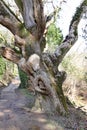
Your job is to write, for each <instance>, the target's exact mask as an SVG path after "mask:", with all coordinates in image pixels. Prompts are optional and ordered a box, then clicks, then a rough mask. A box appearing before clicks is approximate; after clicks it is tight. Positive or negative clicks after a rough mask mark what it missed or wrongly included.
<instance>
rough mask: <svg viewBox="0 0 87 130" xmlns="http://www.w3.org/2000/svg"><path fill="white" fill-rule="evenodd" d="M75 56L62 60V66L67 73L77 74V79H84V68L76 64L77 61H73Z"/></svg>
mask: <svg viewBox="0 0 87 130" xmlns="http://www.w3.org/2000/svg"><path fill="white" fill-rule="evenodd" d="M73 57H75V56H73V55H72V56H71V55H70V56H67V57H65V58H64V59H63V61H62V67H63V68H64V70H65V71H66V72H67V74H69V75H72V76H75V77H76V78H77V79H81V80H84V70H83V69H81V68H79V67H78V66H76V64H75V61H73Z"/></svg>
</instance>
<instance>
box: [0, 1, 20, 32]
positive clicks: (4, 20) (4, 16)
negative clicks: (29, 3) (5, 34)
mask: <svg viewBox="0 0 87 130" xmlns="http://www.w3.org/2000/svg"><path fill="white" fill-rule="evenodd" d="M0 24H2V25H3V26H5V27H6V28H8V29H9V30H10V31H11V32H12V33H13V34H17V33H18V26H19V25H20V24H22V23H21V21H20V20H19V19H18V18H17V16H16V15H15V14H14V13H13V12H12V11H11V10H10V8H9V7H8V6H7V5H6V3H5V2H4V1H3V0H0Z"/></svg>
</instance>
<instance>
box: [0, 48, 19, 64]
mask: <svg viewBox="0 0 87 130" xmlns="http://www.w3.org/2000/svg"><path fill="white" fill-rule="evenodd" d="M0 54H1V55H2V56H3V57H4V58H6V59H7V60H9V61H12V62H13V63H15V64H18V62H19V60H20V59H21V57H20V56H19V55H17V54H16V53H15V51H14V50H12V49H11V48H9V47H1V48H0Z"/></svg>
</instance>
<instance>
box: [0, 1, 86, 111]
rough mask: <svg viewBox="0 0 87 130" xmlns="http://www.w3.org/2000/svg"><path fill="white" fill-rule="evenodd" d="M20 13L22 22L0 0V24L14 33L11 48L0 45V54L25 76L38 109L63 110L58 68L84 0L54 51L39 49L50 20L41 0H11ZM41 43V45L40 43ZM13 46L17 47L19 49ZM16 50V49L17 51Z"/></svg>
mask: <svg viewBox="0 0 87 130" xmlns="http://www.w3.org/2000/svg"><path fill="white" fill-rule="evenodd" d="M14 1H15V2H16V4H17V6H18V8H19V10H20V12H21V15H22V17H23V20H24V21H23V23H22V22H21V20H19V19H18V18H17V16H16V15H15V14H14V13H13V12H12V11H11V10H10V9H9V7H8V6H7V5H6V3H5V2H4V1H3V0H0V24H2V25H3V26H5V27H6V28H8V29H9V30H10V31H11V32H12V33H13V35H14V39H15V49H14V50H13V49H12V48H11V47H1V48H0V54H1V55H2V56H3V57H4V58H6V59H8V60H10V61H12V62H14V63H15V64H17V65H18V66H19V67H20V68H21V69H22V70H23V71H24V72H25V73H26V74H27V75H28V78H29V84H30V86H31V87H32V88H33V89H34V91H35V93H36V95H37V97H39V100H40V104H41V106H42V109H44V110H47V109H48V111H51V112H52V111H53V112H58V113H65V111H67V106H66V101H65V97H64V94H63V91H62V83H63V81H64V80H65V78H66V73H65V72H60V71H59V70H58V66H59V64H60V63H61V62H62V60H63V58H64V56H65V54H66V53H67V52H68V51H69V49H70V48H71V47H72V45H73V44H74V43H75V42H76V40H77V38H78V24H79V21H80V18H81V13H82V12H83V7H84V2H83V3H82V4H81V5H80V7H79V8H78V10H77V11H76V13H75V15H74V17H73V18H72V21H71V24H70V28H69V34H68V35H67V37H66V38H65V40H64V41H63V42H62V43H61V45H60V46H58V47H57V48H56V50H55V51H54V53H52V54H50V53H43V50H44V47H45V44H46V40H45V33H46V31H47V30H46V29H47V28H46V27H47V26H46V25H47V23H48V22H49V21H50V20H51V18H50V19H48V17H49V16H47V18H46V17H45V16H44V11H43V10H44V7H43V1H42V0H14ZM43 43H44V45H43ZM16 48H19V50H18V49H17V50H16ZM18 51H20V53H17V52H18Z"/></svg>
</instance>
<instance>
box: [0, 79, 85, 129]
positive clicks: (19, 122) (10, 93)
mask: <svg viewBox="0 0 87 130" xmlns="http://www.w3.org/2000/svg"><path fill="white" fill-rule="evenodd" d="M18 85H19V81H18V80H13V81H12V83H11V84H10V85H9V86H8V87H5V88H3V89H2V90H0V130H87V115H86V114H87V113H85V112H82V111H81V110H80V108H77V109H76V108H75V107H73V106H72V105H68V108H69V113H68V115H66V116H60V115H52V114H46V113H44V112H42V111H41V110H40V109H39V108H34V107H33V106H34V104H35V96H34V95H33V94H31V93H30V92H28V91H27V90H26V89H18ZM32 108H33V109H32Z"/></svg>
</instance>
